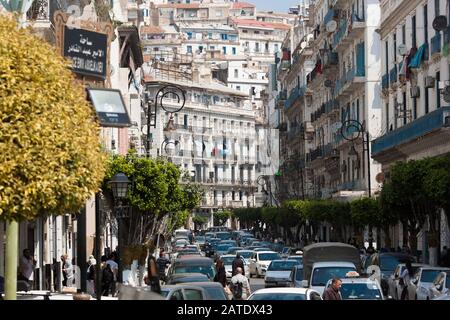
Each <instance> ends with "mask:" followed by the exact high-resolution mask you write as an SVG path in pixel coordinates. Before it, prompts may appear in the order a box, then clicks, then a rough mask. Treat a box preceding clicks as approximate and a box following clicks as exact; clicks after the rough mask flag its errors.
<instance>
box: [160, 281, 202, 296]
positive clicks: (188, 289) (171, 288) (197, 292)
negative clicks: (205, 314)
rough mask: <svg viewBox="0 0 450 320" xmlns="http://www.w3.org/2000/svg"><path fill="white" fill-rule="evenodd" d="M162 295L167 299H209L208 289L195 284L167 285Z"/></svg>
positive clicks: (162, 290)
mask: <svg viewBox="0 0 450 320" xmlns="http://www.w3.org/2000/svg"><path fill="white" fill-rule="evenodd" d="M161 295H162V296H163V297H164V298H165V299H166V300H209V295H208V293H207V292H206V290H205V289H203V288H201V287H198V286H196V285H194V284H178V285H166V286H163V287H162V288H161Z"/></svg>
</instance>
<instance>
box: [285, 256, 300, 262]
mask: <svg viewBox="0 0 450 320" xmlns="http://www.w3.org/2000/svg"><path fill="white" fill-rule="evenodd" d="M288 259H289V260H297V261H298V263H299V264H303V257H302V256H293V257H289V258H288Z"/></svg>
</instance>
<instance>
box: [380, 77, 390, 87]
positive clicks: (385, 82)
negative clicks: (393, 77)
mask: <svg viewBox="0 0 450 320" xmlns="http://www.w3.org/2000/svg"><path fill="white" fill-rule="evenodd" d="M381 88H382V89H383V90H386V89H389V75H388V74H387V73H386V74H385V75H383V77H381Z"/></svg>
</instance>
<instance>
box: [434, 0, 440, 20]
mask: <svg viewBox="0 0 450 320" xmlns="http://www.w3.org/2000/svg"><path fill="white" fill-rule="evenodd" d="M439 2H440V1H439V0H434V17H435V18H436V17H437V16H439V11H440V8H439V7H440V6H439Z"/></svg>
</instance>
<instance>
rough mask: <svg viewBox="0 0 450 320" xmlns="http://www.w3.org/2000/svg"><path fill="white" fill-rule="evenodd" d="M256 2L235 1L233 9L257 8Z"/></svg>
mask: <svg viewBox="0 0 450 320" xmlns="http://www.w3.org/2000/svg"><path fill="white" fill-rule="evenodd" d="M255 7H256V6H255V5H254V4H251V3H248V2H233V4H232V5H231V9H244V8H255Z"/></svg>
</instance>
